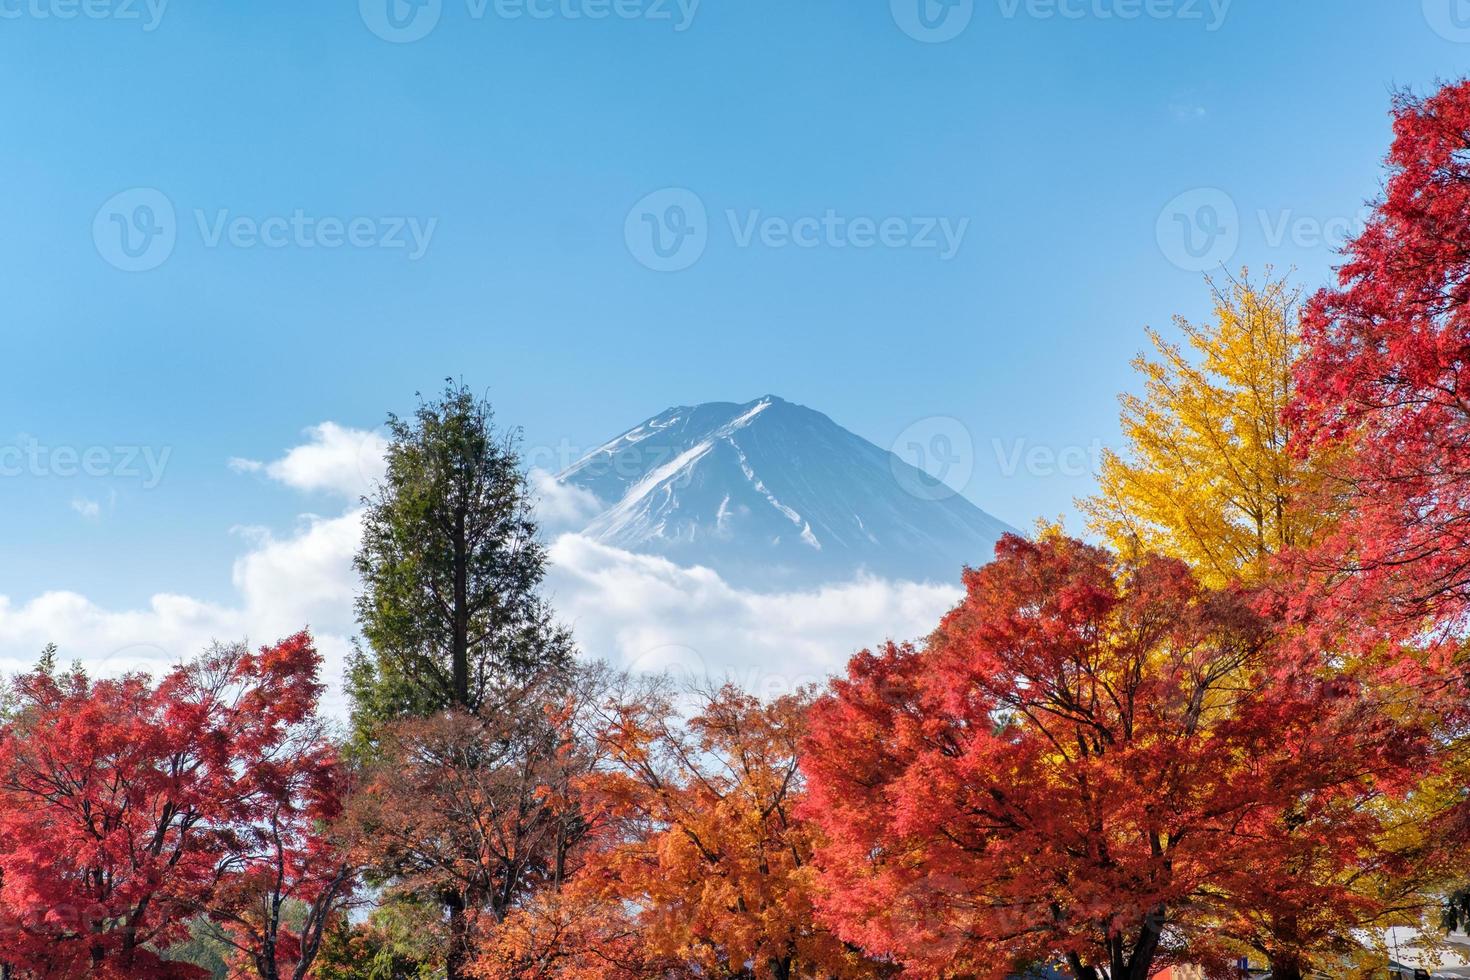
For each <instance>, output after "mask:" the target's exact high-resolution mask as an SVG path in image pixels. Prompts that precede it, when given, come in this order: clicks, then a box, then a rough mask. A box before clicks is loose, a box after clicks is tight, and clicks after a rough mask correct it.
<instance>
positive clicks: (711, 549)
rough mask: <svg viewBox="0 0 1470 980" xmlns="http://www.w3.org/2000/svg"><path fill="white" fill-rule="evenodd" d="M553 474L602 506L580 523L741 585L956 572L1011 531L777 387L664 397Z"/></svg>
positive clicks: (601, 536) (599, 536)
mask: <svg viewBox="0 0 1470 980" xmlns="http://www.w3.org/2000/svg"><path fill="white" fill-rule="evenodd" d="M912 477H918V480H917V481H915V480H913V479H911V478H912ZM558 479H559V480H560V481H561V482H563V483H565V484H568V485H571V486H575V487H578V488H580V489H582V490H585V491H588V492H590V493H592V494H593V495H595V496H596V497H597V498H598V500H599V501H601V502H602V503H603V505H604V507H605V509H604V510H602V511H601V512H600V513H599V514H597V516H595V517H594V518H593V519H592V521H591V522H590V523H589V524H588V525H587V526H586V528H585V529H584V531H583V533H584V534H586V535H588V536H590V537H593V538H595V539H596V540H599V541H601V542H604V543H607V544H612V545H616V546H618V547H621V548H625V549H627V550H630V551H638V552H649V553H655V554H661V555H665V556H667V557H669V558H671V559H674V560H676V561H678V562H679V563H681V564H686V565H687V564H700V565H707V566H709V567H712V568H714V569H715V570H716V571H718V572H720V573H721V574H722V575H724V576H725V577H726V578H728V579H730V580H732V581H736V582H741V583H744V584H756V585H767V586H772V587H778V586H779V587H789V586H792V585H812V584H817V583H821V582H827V581H833V580H836V579H842V578H850V577H852V576H853V575H856V574H859V573H862V572H868V573H871V574H876V575H881V576H884V577H892V578H906V579H914V580H938V581H957V580H958V576H959V571H960V568H961V566H963V565H965V564H971V565H975V564H981V563H983V562H985V561H987V560H989V558H990V554H991V550H992V548H993V546H994V543H995V540H996V538H998V537H999V536H1000V534H1002V533H1003V532H1005V531H1007V530H1009V528H1008V527H1007V526H1006V525H1005V524H1003V523H1002V522H1000V521H998V520H996V519H995V518H993V517H991V516H990V515H988V514H986V513H985V512H984V511H982V510H980V509H979V508H977V507H975V506H974V505H973V504H971V503H970V502H969V501H967V500H965V499H964V498H963V497H960V496H958V495H956V496H950V497H947V498H945V499H939V500H935V499H931V497H932V495H927V496H924V495H915V494H913V493H910V492H909V491H908V490H907V489H905V487H906V486H908V487H913V486H916V485H919V484H920V483H922V481H923V477H922V476H921V475H920V474H918V473H917V471H914V470H913V469H912V467H909V466H908V464H906V463H904V462H903V461H902V460H900V459H898V458H897V457H896V456H894V455H893V454H892V453H889V452H887V451H886V450H883V449H880V448H879V447H877V446H875V445H873V444H872V443H870V442H868V441H867V440H865V439H862V438H860V437H859V436H856V435H854V434H853V433H851V432H848V431H847V430H846V429H843V428H842V427H841V426H839V425H837V424H836V423H835V422H833V421H832V420H831V419H829V418H828V417H827V416H825V415H823V414H821V413H820V412H816V411H813V410H812V409H809V408H805V407H803V406H800V405H796V404H793V403H791V402H788V401H785V400H784V399H781V398H778V397H776V396H774V395H767V396H765V397H762V398H758V399H755V400H754V401H750V402H746V403H744V404H735V403H731V402H710V403H706V404H702V405H694V406H687V405H686V406H678V407H675V408H670V409H668V410H666V411H664V412H661V413H660V414H658V415H655V416H653V417H652V418H649V419H647V420H645V421H644V422H642V423H640V424H639V425H636V426H634V427H633V428H631V429H629V430H628V431H627V432H624V433H622V434H621V435H619V436H617V437H616V438H614V439H611V440H609V441H608V442H606V443H604V444H603V445H602V446H600V447H598V448H597V449H595V450H593V451H592V452H590V453H588V454H587V455H586V456H584V457H582V458H581V459H580V460H578V461H577V462H576V463H574V464H572V465H571V466H570V467H568V468H567V469H566V470H565V471H564V472H562V473H561V474H559V476H558ZM906 481H907V482H906Z"/></svg>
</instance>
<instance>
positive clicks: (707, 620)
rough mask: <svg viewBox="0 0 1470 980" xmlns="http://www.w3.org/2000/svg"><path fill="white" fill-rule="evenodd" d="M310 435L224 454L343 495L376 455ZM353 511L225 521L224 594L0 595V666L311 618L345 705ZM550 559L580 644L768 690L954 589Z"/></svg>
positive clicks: (235, 633) (624, 558)
mask: <svg viewBox="0 0 1470 980" xmlns="http://www.w3.org/2000/svg"><path fill="white" fill-rule="evenodd" d="M308 433H309V435H310V441H309V442H307V443H306V444H305V445H302V446H297V447H295V448H293V449H291V450H289V451H288V452H287V453H286V454H285V455H284V456H283V457H281V459H279V460H276V461H275V462H272V463H255V464H252V463H249V461H244V462H243V464H242V465H236V464H235V463H233V462H232V464H231V466H232V468H233V469H236V470H237V471H241V472H252V471H264V472H265V473H266V474H267V475H268V476H270V477H271V478H272V479H274V480H277V481H279V482H280V483H282V484H284V485H286V486H290V487H293V488H296V489H300V490H327V491H330V492H333V493H337V494H339V495H341V496H343V497H348V498H353V497H355V495H356V494H358V493H360V492H362V491H363V489H365V488H366V486H367V484H368V481H369V480H370V479H371V477H372V466H371V460H373V459H377V460H379V461H381V458H382V452H381V446H382V443H381V437H378V436H376V435H375V434H373V433H365V432H361V431H359V430H352V429H346V428H343V427H341V426H337V425H335V424H332V423H324V424H322V425H319V426H316V427H314V428H312V429H310V430H308ZM374 440H376V441H374ZM374 447H377V448H376V449H374ZM364 460H367V461H368V463H367V464H364V462H363V461H364ZM364 466H365V467H366V468H365V469H364ZM377 472H378V474H379V475H380V474H381V470H378V471H377ZM532 483H533V486H534V487H535V489H536V491H537V492H538V493H539V494H540V498H541V504H540V513H541V515H542V516H543V518H545V519H546V521H547V524H548V526H551V527H554V526H556V523H557V522H560V523H561V524H563V525H565V524H567V523H570V524H573V525H575V524H576V522H577V520H579V519H581V518H583V517H585V516H586V515H587V514H588V513H589V510H590V508H592V507H594V506H598V505H596V501H595V498H591V495H590V494H585V492H584V491H575V490H566V489H565V488H559V487H557V486H555V485H554V481H552V480H551V479H550V475H549V474H544V473H543V474H539V475H538V473H537V472H536V471H533V473H532ZM588 498H591V499H588ZM361 521H362V511H361V509H360V508H359V507H357V506H356V505H355V504H354V505H347V506H346V509H345V510H344V511H343V512H342V513H341V514H338V515H335V516H315V515H303V516H302V517H301V518H300V519H299V521H298V523H297V525H296V526H295V527H293V528H291V529H289V530H288V531H285V532H276V531H272V530H270V529H262V528H246V527H237V528H235V529H233V530H234V531H235V532H236V533H237V534H238V535H239V536H240V537H241V540H242V541H243V542H244V545H243V550H242V553H241V554H240V555H239V557H237V558H236V559H235V562H234V566H233V570H232V582H233V585H234V593H235V594H234V597H233V598H232V599H231V600H230V601H229V602H226V603H222V604H221V603H210V602H204V601H201V600H199V599H195V598H191V597H189V596H183V595H175V594H159V595H155V596H154V597H153V598H152V599H151V600H150V601H149V602H148V604H147V605H146V606H145V607H143V608H138V609H121V610H118V609H105V608H102V607H100V606H98V605H96V604H95V603H93V602H92V601H90V600H89V599H87V598H86V597H84V596H81V595H78V594H76V593H74V592H65V591H59V592H48V593H45V594H42V595H39V596H36V597H34V598H31V599H29V600H26V601H24V602H20V603H17V602H15V601H13V600H12V599H10V598H7V597H4V596H0V670H3V671H5V672H10V671H14V670H19V669H24V668H26V667H28V666H30V665H31V664H33V663H34V662H35V659H36V657H37V655H38V654H39V652H40V650H41V648H42V647H43V646H44V645H45V644H46V643H48V642H54V643H56V644H57V645H58V646H59V647H60V648H61V657H62V659H63V661H68V660H70V659H72V658H77V659H80V660H81V661H82V662H83V663H84V664H85V665H87V666H88V667H89V669H92V670H94V671H96V672H99V673H109V674H111V673H118V672H121V671H124V670H138V669H143V670H150V671H153V672H155V673H156V672H159V671H161V670H163V669H166V668H167V667H168V666H170V665H171V664H174V663H177V662H178V661H180V660H182V659H186V658H188V657H191V656H193V655H195V654H196V653H198V652H199V651H200V650H202V649H203V648H205V647H206V646H208V644H209V643H210V642H212V641H214V640H220V641H233V640H240V639H249V640H250V642H252V643H266V642H271V641H274V640H276V639H279V638H281V637H283V636H286V635H289V634H291V633H294V632H296V631H297V630H299V629H302V628H303V627H308V626H309V627H310V628H311V630H312V633H313V635H314V636H315V637H316V640H317V644H318V647H319V648H320V649H321V651H322V653H323V656H324V658H325V660H326V664H325V668H324V677H325V679H326V680H327V682H328V683H329V684H330V685H331V688H332V690H331V693H330V694H329V696H328V708H329V710H330V711H332V712H333V713H335V714H338V715H340V714H342V713H343V712H344V710H345V701H344V698H343V695H342V691H341V680H342V667H343V664H344V662H345V658H346V655H347V653H348V651H349V650H350V648H351V637H352V635H353V633H354V631H355V623H354V615H353V608H352V604H353V597H354V594H355V592H356V590H357V576H356V572H355V571H354V569H353V566H352V559H353V555H354V554H355V553H356V551H357V548H358V544H359V541H360V538H361ZM550 557H551V561H552V565H551V570H550V574H549V577H548V581H547V589H546V593H547V597H548V598H549V599H550V601H551V602H552V604H553V606H554V607H555V608H556V610H557V614H558V616H559V617H560V618H561V619H562V620H563V621H564V622H566V623H567V624H568V625H570V626H571V627H572V628H573V630H574V632H575V634H576V638H577V641H578V644H579V645H580V646H581V648H582V649H583V651H584V652H585V654H586V655H587V656H589V657H599V658H603V659H606V660H608V661H610V662H611V663H613V664H614V665H615V666H619V667H626V668H630V669H635V670H662V669H665V668H672V669H674V670H675V671H683V672H687V673H692V674H694V675H696V676H697V677H700V678H703V677H705V676H710V677H714V678H717V679H718V678H724V677H727V676H728V677H731V678H733V679H735V680H736V681H738V682H740V683H741V684H743V685H744V686H746V687H747V688H749V689H750V690H752V691H755V692H756V693H759V694H764V695H770V694H777V693H781V692H784V691H788V690H790V689H792V688H793V687H795V686H797V685H800V684H804V683H811V682H816V681H819V680H821V679H823V678H825V677H826V676H827V675H829V674H831V673H833V672H835V671H838V670H840V669H841V668H842V667H843V665H844V664H845V662H846V660H847V658H848V657H849V656H850V655H851V654H852V653H853V652H854V651H856V650H858V649H860V648H862V647H865V646H873V645H876V644H879V643H881V642H883V641H884V640H885V639H888V638H893V639H900V640H903V639H913V638H917V637H919V636H921V635H923V634H925V633H927V632H928V631H929V630H931V629H933V627H934V626H935V624H937V623H938V621H939V617H940V616H941V615H942V614H943V613H944V612H945V610H947V609H948V608H950V607H951V606H952V605H953V604H954V603H955V602H956V601H958V599H959V598H960V590H959V589H958V588H956V587H949V586H936V585H925V584H916V583H911V582H890V581H885V580H882V579H878V578H860V579H857V580H855V581H852V582H847V583H843V584H839V585H833V586H829V587H826V588H822V589H819V590H813V591H806V592H787V593H760V592H752V591H747V590H744V589H739V588H736V587H734V586H732V585H730V584H729V583H727V582H726V581H724V580H723V579H722V578H721V577H720V576H719V575H718V574H717V573H716V572H714V571H712V570H710V569H707V568H698V567H695V568H685V567H681V566H678V565H676V564H674V563H673V562H670V561H668V560H666V559H663V558H657V557H651V556H646V555H636V554H632V553H630V552H627V551H623V550H620V549H617V548H612V547H608V546H606V545H601V544H598V543H596V542H594V541H592V540H590V539H588V538H585V537H582V536H580V535H577V534H574V533H567V534H563V535H561V536H560V537H558V538H556V539H555V540H554V541H553V542H552V545H551V547H550Z"/></svg>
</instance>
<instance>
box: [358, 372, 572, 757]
mask: <svg viewBox="0 0 1470 980" xmlns="http://www.w3.org/2000/svg"><path fill="white" fill-rule="evenodd" d="M388 430H389V433H390V435H391V437H392V441H391V444H390V446H389V449H388V472H387V477H386V479H385V480H384V482H383V483H382V484H381V485H380V486H379V487H378V488H377V490H376V493H375V494H374V495H373V496H372V497H370V498H367V499H366V500H365V501H364V502H365V503H366V505H367V512H366V515H365V517H364V521H363V542H362V548H361V550H360V551H359V552H358V555H357V570H358V572H359V574H360V575H361V577H362V582H363V591H362V593H361V594H360V595H359V597H358V600H357V616H358V622H359V624H360V626H361V629H362V635H363V637H364V639H365V640H366V643H367V649H366V650H359V651H358V653H357V655H356V656H355V657H354V658H353V662H352V664H351V668H350V672H349V679H348V686H349V689H350V692H351V696H352V702H353V727H354V731H355V734H356V735H357V738H358V741H359V745H362V744H371V740H372V738H373V735H372V733H373V730H374V729H375V728H377V727H378V726H379V725H381V724H383V723H384V722H387V721H391V720H394V719H398V718H403V717H414V716H424V715H428V714H432V713H433V712H435V711H438V710H441V709H444V708H450V707H455V708H463V709H465V710H467V711H471V712H477V711H479V710H480V709H481V708H482V707H483V706H485V705H486V703H487V702H489V701H493V699H495V697H496V695H497V692H499V691H502V690H504V689H505V688H507V687H516V686H521V685H523V684H524V683H525V682H526V681H528V680H530V679H532V678H535V677H538V676H542V675H545V674H546V673H548V672H552V673H556V672H560V671H563V670H564V669H565V668H567V667H568V666H569V665H570V662H571V640H570V637H569V636H568V635H567V633H566V631H565V630H563V629H562V628H560V627H559V626H557V625H556V624H555V623H554V622H553V620H552V617H551V613H550V610H549V609H548V607H547V606H546V604H545V603H544V602H542V601H541V599H540V598H539V596H538V595H537V588H538V586H539V585H540V583H541V580H542V578H543V576H544V575H545V571H546V552H545V549H544V548H543V546H542V545H541V543H540V542H539V541H538V540H537V534H536V531H537V528H536V523H535V520H534V518H533V515H532V506H531V504H532V502H531V497H530V494H529V490H528V487H527V485H526V479H525V476H524V474H523V473H522V472H521V469H520V459H519V456H518V454H517V447H516V434H515V433H513V432H510V433H502V432H499V431H497V429H496V427H495V423H494V415H493V413H492V411H491V407H490V405H489V403H488V402H487V401H485V400H484V399H482V398H477V397H476V396H475V395H474V394H473V393H472V392H471V391H470V389H469V388H468V387H466V386H465V385H464V384H462V383H461V384H455V383H453V382H446V385H445V388H444V392H443V395H442V396H441V397H440V398H439V399H438V400H433V401H425V400H422V399H421V400H420V404H419V407H418V410H417V411H416V412H415V413H414V414H413V416H412V418H408V419H402V418H399V417H397V416H395V415H390V416H389V418H388Z"/></svg>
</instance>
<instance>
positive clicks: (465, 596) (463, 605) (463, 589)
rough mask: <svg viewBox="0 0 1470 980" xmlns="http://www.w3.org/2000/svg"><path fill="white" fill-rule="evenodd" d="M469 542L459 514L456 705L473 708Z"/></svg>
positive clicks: (454, 668)
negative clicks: (471, 700) (471, 699)
mask: <svg viewBox="0 0 1470 980" xmlns="http://www.w3.org/2000/svg"><path fill="white" fill-rule="evenodd" d="M469 550H470V549H469V542H468V540H467V538H466V535H465V513H464V509H463V508H461V509H460V511H459V513H458V514H456V515H455V528H454V609H453V610H452V614H453V616H454V622H453V625H452V627H451V629H452V630H453V634H452V636H451V638H450V647H451V649H450V654H449V655H450V660H451V664H450V670H451V671H452V672H453V674H454V706H455V707H457V708H464V709H466V710H469V708H470V594H469V565H470V559H469Z"/></svg>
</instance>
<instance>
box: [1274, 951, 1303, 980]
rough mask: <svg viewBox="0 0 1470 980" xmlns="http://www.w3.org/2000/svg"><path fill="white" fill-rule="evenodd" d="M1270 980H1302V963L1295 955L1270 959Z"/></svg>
mask: <svg viewBox="0 0 1470 980" xmlns="http://www.w3.org/2000/svg"><path fill="white" fill-rule="evenodd" d="M1271 980H1302V961H1301V958H1300V957H1299V956H1297V954H1296V953H1278V954H1276V955H1273V956H1272V957H1271Z"/></svg>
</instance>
